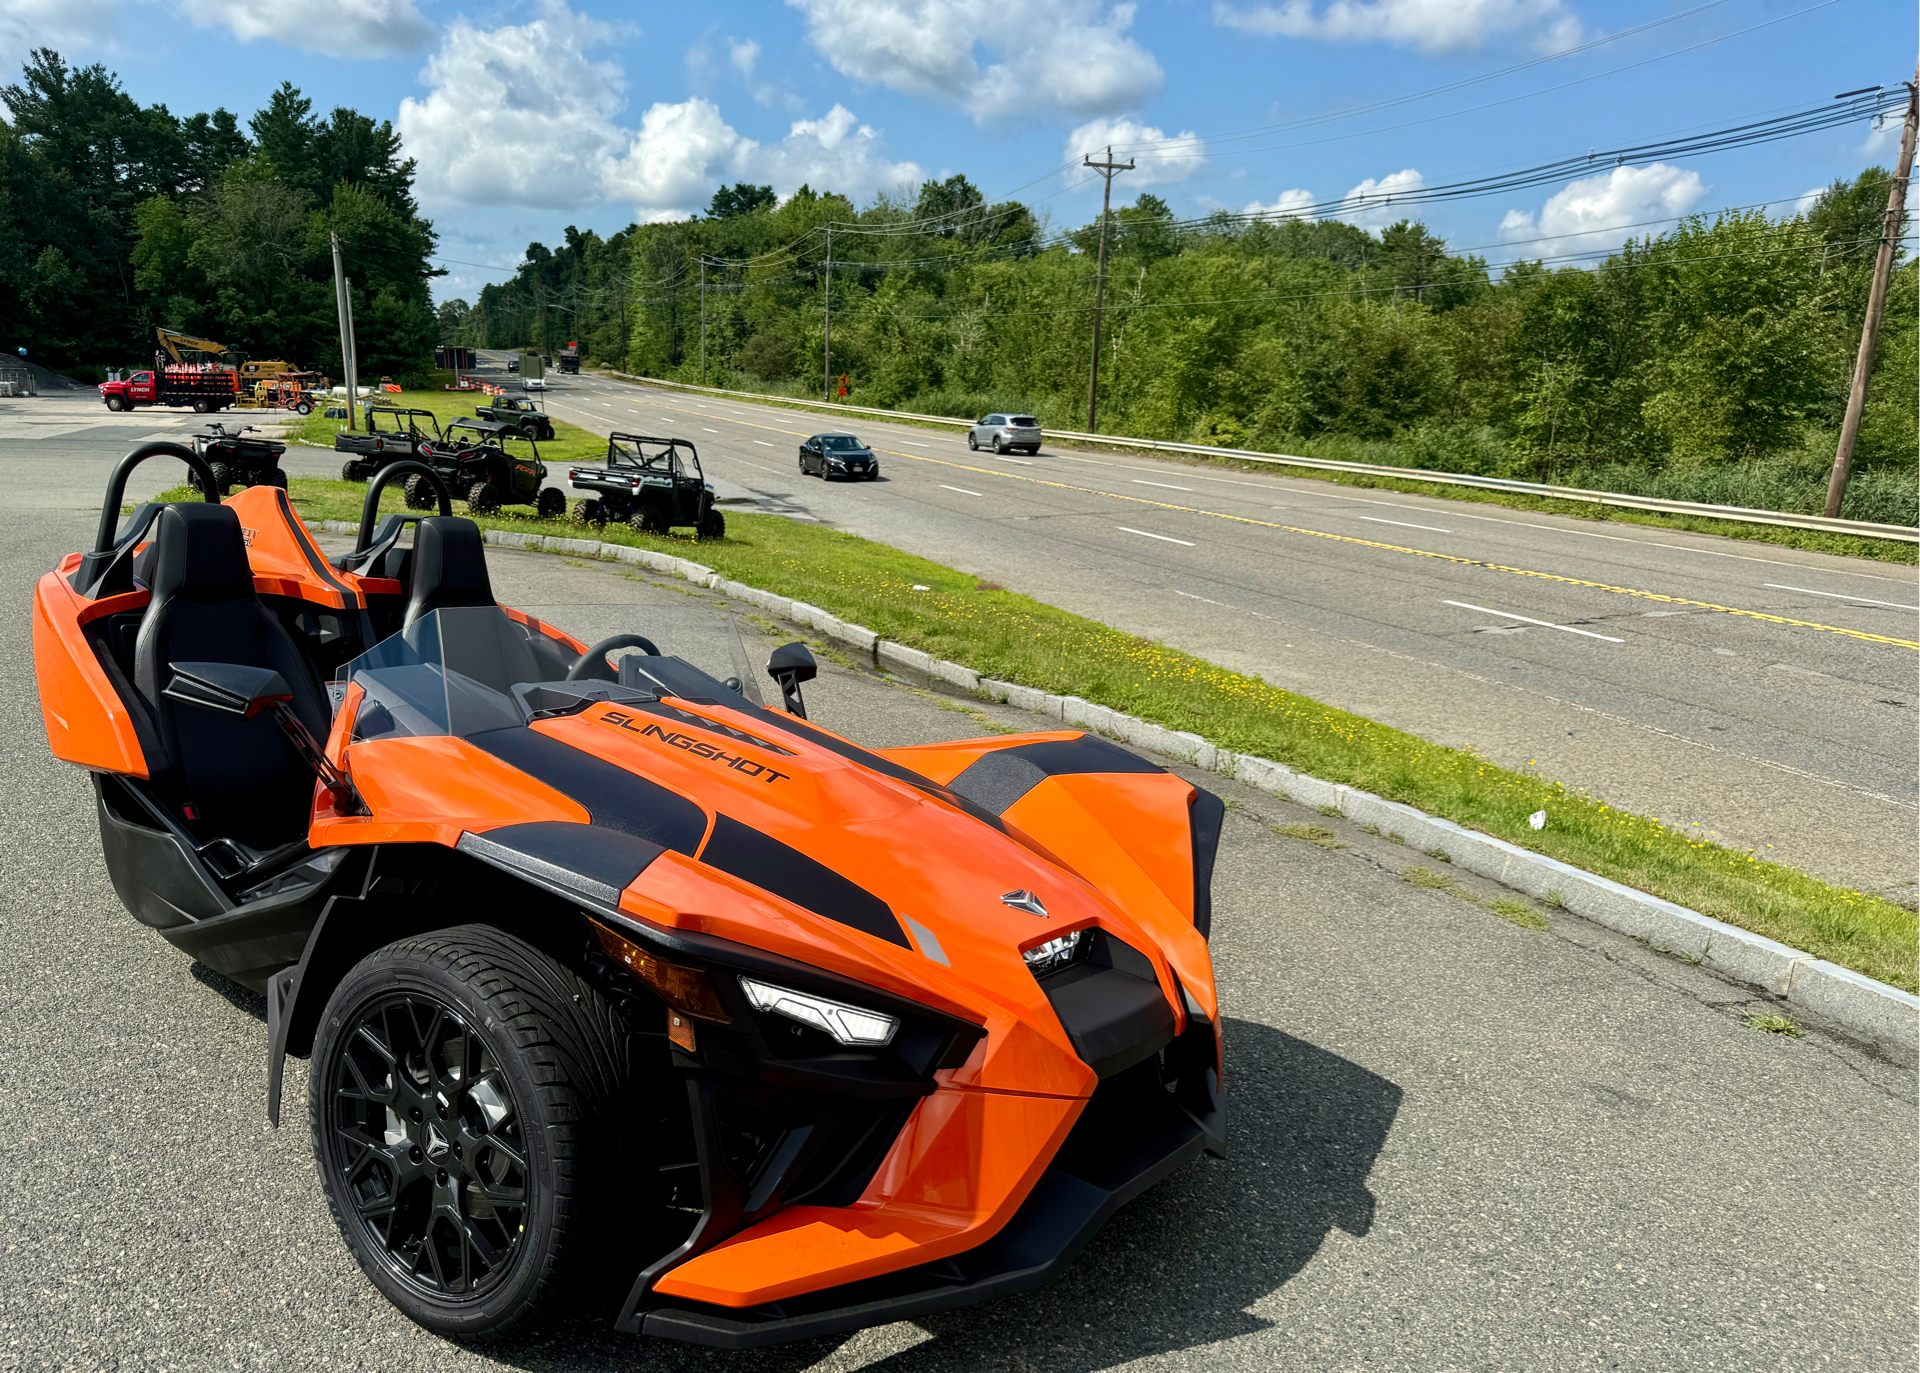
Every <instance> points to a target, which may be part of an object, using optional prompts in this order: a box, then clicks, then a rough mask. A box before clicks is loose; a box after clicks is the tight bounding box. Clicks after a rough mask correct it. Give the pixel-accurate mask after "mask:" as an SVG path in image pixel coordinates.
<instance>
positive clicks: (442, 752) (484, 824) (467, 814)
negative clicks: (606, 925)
mask: <svg viewBox="0 0 1920 1373" xmlns="http://www.w3.org/2000/svg"><path fill="white" fill-rule="evenodd" d="M346 759H347V762H348V763H349V765H350V772H349V775H350V777H351V778H352V781H353V785H354V788H355V789H356V790H357V791H359V793H360V797H361V799H362V800H363V801H365V802H366V803H367V809H368V810H369V811H371V812H372V813H371V814H370V815H341V814H340V813H339V812H338V811H335V810H333V809H332V808H331V807H330V806H329V807H327V808H325V809H322V810H318V811H316V812H315V814H314V821H313V826H312V829H311V831H310V832H309V835H308V842H309V843H311V844H312V845H313V846H314V847H315V848H322V847H325V846H328V845H332V844H394V843H415V844H418V843H431V844H445V845H447V846H448V847H449V848H451V847H452V846H454V845H455V844H458V843H459V842H460V836H461V835H462V834H465V833H466V832H468V831H469V830H471V831H473V832H474V833H476V834H480V833H484V832H485V831H487V830H490V829H497V828H499V827H500V826H501V825H517V824H521V823H522V822H525V821H531V820H572V821H574V822H575V823H577V824H584V823H586V821H587V818H588V817H587V812H586V810H585V809H584V808H583V807H582V806H581V805H580V804H579V803H578V802H577V801H574V800H572V799H570V798H568V797H566V796H562V795H561V794H560V793H559V792H557V791H555V790H554V789H553V788H552V787H550V786H548V785H547V784H546V783H544V782H540V781H537V780H535V779H534V778H532V777H529V776H527V774H526V773H524V772H521V771H520V770H519V769H517V768H512V767H509V766H507V764H505V763H503V762H501V761H500V760H499V759H498V758H495V757H494V756H493V755H492V754H490V753H484V752H482V751H481V750H479V749H477V748H474V747H473V746H472V745H471V744H468V743H466V742H464V741H462V740H459V739H449V738H444V737H436V738H425V739H374V740H369V741H366V742H364V743H358V744H355V745H353V746H352V747H351V748H349V749H347V750H346Z"/></svg>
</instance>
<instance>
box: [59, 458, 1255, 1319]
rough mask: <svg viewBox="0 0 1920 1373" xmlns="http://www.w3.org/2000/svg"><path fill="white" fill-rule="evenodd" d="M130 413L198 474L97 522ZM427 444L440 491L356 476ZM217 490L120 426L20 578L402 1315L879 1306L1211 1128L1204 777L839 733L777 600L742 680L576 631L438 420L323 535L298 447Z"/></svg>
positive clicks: (75, 715)
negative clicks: (311, 527) (343, 537)
mask: <svg viewBox="0 0 1920 1373" xmlns="http://www.w3.org/2000/svg"><path fill="white" fill-rule="evenodd" d="M159 455H170V456H172V457H176V458H179V459H181V460H183V461H185V462H186V463H187V464H188V466H189V467H191V468H192V469H193V473H194V476H195V478H196V479H197V482H198V485H199V487H200V489H201V490H202V491H203V492H204V493H206V499H205V501H204V502H200V501H190V502H181V503H175V504H147V505H142V506H141V507H139V509H138V510H136V511H135V512H134V513H133V514H132V515H131V516H129V517H128V518H127V520H126V521H125V523H124V524H122V523H120V521H119V518H118V516H119V511H120V508H121V498H122V495H123V493H124V491H125V488H126V484H127V479H128V476H129V474H130V473H131V472H132V470H133V469H134V468H135V467H136V466H137V465H138V464H139V463H141V462H142V461H144V460H146V459H148V458H151V457H154V456H159ZM413 475H421V476H424V477H425V479H426V480H427V481H429V482H430V483H431V484H432V485H433V486H434V487H435V488H436V494H437V496H438V506H439V514H438V515H437V516H436V515H421V514H418V513H407V514H398V515H391V516H388V517H387V518H386V519H385V520H378V513H379V501H380V495H381V491H382V489H383V488H384V487H386V486H387V485H388V484H389V483H391V482H394V481H396V480H404V479H405V478H407V477H409V476H413ZM215 489H216V488H215V484H214V478H213V474H212V473H211V472H210V471H209V470H208V468H207V465H206V463H205V462H203V461H202V460H201V459H200V458H198V457H197V456H195V454H194V453H193V451H192V450H191V449H189V448H183V447H181V446H179V445H176V444H170V443H152V444H147V445H144V446H143V447H141V448H137V449H135V450H134V451H133V452H131V453H129V454H128V455H127V457H126V458H125V459H123V460H122V461H121V463H120V464H119V465H118V467H116V469H115V470H114V472H113V475H112V478H111V480H110V481H109V483H108V488H107V493H106V501H105V504H104V505H103V507H102V509H101V515H100V524H99V530H98V534H97V536H96V539H95V542H94V546H93V548H92V549H90V550H88V551H87V552H85V553H73V554H69V555H68V556H66V557H65V558H63V559H62V560H61V561H60V563H59V565H58V567H56V568H55V569H54V570H53V571H51V572H49V573H47V574H46V575H45V576H44V577H43V578H42V579H41V580H40V582H39V584H38V587H37V589H36V592H35V600H34V621H33V648H34V661H35V668H36V672H37V675H38V681H39V689H40V700H41V708H42V711H43V714H44V717H45V720H46V729H47V736H48V739H49V741H50V743H51V746H52V749H53V751H54V753H55V754H56V755H58V756H59V757H61V758H64V759H66V760H67V761H69V762H72V763H75V764H78V765H79V766H81V767H83V768H85V769H87V770H88V772H89V773H90V775H91V777H92V782H93V786H94V788H95V791H96V794H97V798H98V812H99V823H100V836H101V846H102V851H103V854H104V857H105V859H106V867H107V872H108V874H109V876H110V878H111V880H112V882H113V886H114V889H115V891H116V892H117V894H118V895H119V898H120V900H121V901H122V902H123V903H124V904H125V906H126V908H127V909H128V911H129V912H131V914H132V915H133V916H134V918H135V919H137V920H139V921H141V922H142V923H144V924H146V925H148V926H150V927H152V928H153V929H155V930H157V931H158V932H159V933H160V935H161V936H162V937H163V938H165V939H166V940H167V941H168V942H169V943H171V944H173V945H174V946H176V947H177V948H178V949H180V950H181V951H182V952H184V953H186V954H187V955H189V956H190V957H192V958H194V959H196V960H198V961H199V962H201V963H203V964H205V965H206V966H207V967H209V968H211V969H214V970H216V971H218V972H220V973H222V974H224V975H226V976H227V977H229V978H233V979H235V980H237V981H239V982H241V983H244V984H245V985H247V986H249V987H251V988H254V989H256V990H257V991H259V992H260V993H262V994H263V995H264V996H265V999H266V1003H267V1038H268V1045H267V1066H268V1089H267V1103H266V1105H267V1111H268V1114H269V1116H270V1117H271V1118H272V1119H273V1120H274V1121H275V1122H276V1123H278V1119H279V1111H280V1104H281V1095H282V1070H283V1066H284V1063H285V1061H286V1058H287V1056H288V1055H292V1056H294V1057H296V1058H299V1057H305V1058H307V1059H308V1061H309V1078H308V1087H307V1098H308V1109H309V1120H310V1126H311V1129H312V1133H313V1144H314V1154H315V1158H316V1162H317V1165H318V1168H319V1172H320V1178H321V1184H322V1186H323V1188H324V1190H325V1193H326V1197H327V1200H328V1202H329V1204H330V1205H331V1208H332V1210H333V1214H334V1216H335V1218H336V1220H337V1221H338V1223H339V1228H340V1233H341V1235H342V1236H343V1237H344V1239H345V1241H346V1243H347V1245H348V1247H349V1248H350V1250H351V1251H352V1253H353V1255H354V1257H355V1259H356V1260H357V1261H358V1262H359V1264H360V1266H361V1267H362V1269H363V1270H364V1272H365V1273H366V1275H367V1277H368V1279H369V1280H370V1281H371V1282H372V1283H373V1284H374V1285H375V1286H376V1287H378V1288H379V1289H380V1290H381V1291H382V1292H383V1293H385V1295H386V1296H387V1297H388V1298H389V1299H391V1300H392V1301H393V1302H394V1304H395V1305H397V1306H398V1307H400V1309H401V1310H403V1311H404V1312H406V1314H407V1315H408V1316H410V1317H411V1318H412V1319H414V1320H415V1321H417V1322H419V1323H420V1324H422V1325H424V1326H426V1327H428V1328H430V1329H432V1330H435V1331H438V1332H441V1333H444V1334H448V1335H473V1334H480V1333H485V1332H490V1331H502V1330H507V1329H510V1328H524V1327H527V1326H529V1325H531V1324H533V1323H535V1322H537V1321H539V1320H541V1319H543V1318H544V1317H545V1316H547V1315H549V1314H550V1313H552V1312H553V1311H555V1310H556V1308H559V1307H561V1306H563V1305H566V1304H568V1303H571V1302H574V1301H577V1300H579V1299H580V1298H581V1297H582V1296H583V1295H591V1294H604V1297H605V1300H606V1302H607V1309H608V1311H609V1312H610V1313H612V1312H615V1311H617V1322H618V1325H619V1327H620V1328H621V1329H623V1330H626V1331H629V1332H644V1333H646V1334H649V1335H658V1336H668V1337H672V1338H677V1339H681V1340H689V1341H694V1342H697V1343H701V1344H707V1345H715V1346H720V1347H724V1348H735V1349H740V1348H748V1347H752V1346H756V1345H763V1344H768V1343H772V1342H774V1341H778V1340H785V1339H792V1338H797V1337H802V1336H816V1335H825V1334H832V1333H836V1332H844V1331H850V1330H854V1329H857V1328H860V1327H862V1326H868V1325H874V1324H879V1323H882V1322H886V1321H893V1320H900V1319H907V1318H911V1317H915V1316H918V1315H922V1314H925V1313H928V1312H933V1311H938V1310H943V1309H946V1308H950V1307H955V1306H959V1305H962V1304H965V1303H968V1302H974V1301H979V1300H981V1299H983V1298H989V1297H994V1296H998V1295H1001V1294H1005V1293H1009V1292H1014V1291H1017V1290H1020V1289H1022V1288H1026V1287H1032V1286H1035V1285H1038V1284H1040V1283H1042V1282H1044V1281H1046V1280H1047V1279H1048V1278H1049V1277H1050V1276H1051V1275H1052V1274H1053V1273H1054V1272H1055V1271H1056V1270H1057V1269H1058V1268H1059V1267H1060V1266H1061V1265H1062V1264H1063V1263H1065V1262H1066V1261H1067V1260H1068V1259H1070V1258H1071V1256H1072V1255H1073V1254H1074V1253H1075V1252H1076V1251H1077V1250H1078V1249H1079V1248H1080V1247H1081V1246H1082V1245H1083V1244H1084V1243H1085V1242H1086V1241H1087V1239H1088V1238H1089V1236H1091V1235H1092V1233H1093V1232H1094V1231H1095V1230H1096V1229H1098V1227H1099V1226H1100V1225H1101V1224H1102V1223H1103V1222H1105V1221H1106V1220H1107V1218H1108V1217H1109V1216H1110V1215H1111V1214H1112V1213H1113V1212H1114V1210H1115V1209H1116V1208H1118V1207H1119V1206H1121V1205H1122V1204H1124V1203H1125V1202H1126V1201H1127V1200H1129V1199H1130V1198H1132V1197H1134V1196H1136V1195H1138V1194H1139V1193H1140V1192H1142V1191H1143V1190H1145V1189H1146V1188H1148V1187H1150V1186H1151V1185H1152V1184H1153V1183H1155V1182H1156V1181H1158V1180H1159V1179H1161V1178H1163V1177H1165V1176H1167V1175H1168V1174H1169V1173H1171V1172H1173V1171H1174V1170H1175V1169H1177V1168H1180V1167H1181V1166H1183V1165H1184V1164H1185V1163H1186V1162H1188V1161H1189V1160H1191V1159H1193V1158H1194V1157H1196V1156H1197V1155H1198V1154H1199V1153H1200V1152H1201V1151H1203V1150H1206V1151H1211V1152H1215V1153H1219V1152H1221V1151H1222V1150H1223V1149H1224V1147H1225V1141H1224V1125H1223V1121H1224V1116H1223V1113H1222V1106H1221V1070H1222V1062H1221V1052H1222V1049H1221V1035H1220V1016H1219V1011H1218V1007H1217V1003H1216V1000H1215V990H1214V979H1213V972H1212V968H1211V964H1210V961H1209V957H1208V949H1207V935H1208V927H1209V922H1210V918H1211V905H1210V896H1209V885H1210V882H1211V874H1212V867H1213V858H1214V850H1215V846H1216V843H1217V839H1218V835H1219V831H1220V821H1221V816H1222V809H1223V808H1222V805H1221V802H1220V801H1219V800H1218V799H1217V798H1216V797H1214V796H1212V795H1211V794H1210V793H1208V792H1205V791H1202V790H1198V789H1196V788H1195V787H1193V786H1191V785H1190V784H1188V783H1187V782H1185V781H1183V780H1181V779H1180V778H1179V777H1177V776H1174V775H1172V774H1170V773H1168V772H1166V771H1165V770H1163V769H1161V768H1159V767H1156V766H1154V765H1153V764H1151V763H1148V762H1146V761H1144V760H1142V759H1140V758H1138V757H1136V756H1135V755H1133V754H1131V753H1128V752H1126V751H1124V750H1122V749H1119V748H1116V747H1114V746H1112V745H1110V744H1107V743H1104V742H1101V741H1100V740H1097V739H1094V738H1091V737H1088V736H1085V735H1082V734H1080V733H1077V732H1074V731H1050V732H1046V733H1036V734H1028V735H1015V736H998V737H994V738H989V739H976V740H969V741H965V742H961V743H948V744H934V745H927V746H921V747H909V748H896V749H882V750H870V749H866V748H862V747H861V746H859V745H858V744H855V743H852V742H850V741H848V740H847V739H844V738H841V737H840V736H838V735H836V734H833V733H831V732H829V731H827V730H824V729H822V728H820V727H819V726H817V725H814V724H811V723H809V722H808V720H807V718H806V713H805V703H804V699H803V697H802V694H801V686H802V683H804V682H805V681H807V680H809V679H810V678H811V677H812V675H813V671H814V669H813V664H812V660H811V658H810V657H809V656H808V655H807V652H806V650H805V648H804V646H802V645H797V644H793V645H788V646H787V647H786V648H783V649H780V650H778V651H777V652H775V654H774V655H773V659H772V661H771V662H770V663H769V665H768V672H769V675H770V676H771V677H772V678H773V680H774V681H775V682H776V683H777V684H778V687H779V691H778V694H777V695H776V694H775V693H774V692H772V691H769V692H768V693H767V699H768V701H769V702H771V703H772V708H769V706H768V705H763V704H761V703H760V689H759V687H758V686H757V685H756V684H755V683H754V682H753V681H752V680H751V674H746V675H744V676H743V675H742V674H741V673H735V674H733V675H731V676H729V677H727V678H725V679H721V678H716V677H713V676H710V675H708V673H706V672H704V671H702V670H701V669H699V668H697V667H695V666H693V665H692V664H691V663H689V662H687V661H685V660H683V659H682V658H680V657H676V656H673V655H671V654H668V653H664V652H662V651H661V650H660V649H659V648H658V647H657V646H656V645H654V644H653V643H652V642H650V641H649V640H648V639H647V638H645V637H644V636H643V635H640V634H637V633H636V634H623V635H620V636H617V637H615V638H612V639H608V640H605V641H603V642H600V643H595V644H591V645H589V644H585V643H581V642H579V641H577V640H575V639H572V638H570V637H568V636H567V635H565V634H563V633H561V632H559V631H558V630H556V629H555V628H553V627H552V626H550V625H546V624H543V623H541V622H540V621H538V620H536V619H534V618H531V617H529V616H527V615H525V614H522V613H521V612H519V611H516V610H512V609H509V608H507V607H505V606H502V605H499V604H497V603H496V601H495V600H494V597H493V592H492V590H491V587H490V584H489V580H488V574H487V565H486V561H485V558H484V556H483V550H484V545H483V542H482V539H481V536H480V531H479V530H478V529H477V528H476V527H475V526H474V525H473V524H472V523H471V522H470V521H468V520H465V519H459V518H454V517H452V515H451V506H450V502H449V500H448V495H447V492H446V490H445V488H444V486H443V485H442V484H441V482H440V479H439V476H438V474H437V473H435V472H434V471H433V470H432V469H431V468H429V467H427V466H425V465H423V464H420V463H418V462H413V461H400V462H396V463H394V464H392V465H390V466H389V467H387V468H386V469H385V470H384V471H382V472H381V473H380V474H378V475H377V476H376V477H375V478H374V481H373V483H372V487H371V489H370V490H369V492H368V494H367V497H366V505H365V510H364V514H363V517H362V522H361V526H360V529H359V535H358V539H357V541H356V544H355V547H354V549H353V551H352V552H350V553H347V554H344V555H342V556H341V557H340V558H338V559H337V560H335V561H332V562H330V561H328V559H327V558H326V557H325V556H324V555H323V554H322V552H321V550H320V548H319V547H318V545H317V544H316V543H315V542H314V541H313V539H312V538H311V537H310V536H309V534H308V532H307V530H306V528H305V527H304V526H303V525H302V524H301V522H300V520H299V519H298V518H297V517H296V516H295V514H294V512H293V509H292V507H291V506H290V505H289V504H288V501H287V495H286V492H285V491H283V490H281V489H280V488H278V487H274V486H253V487H249V488H247V489H245V490H243V491H240V492H238V493H237V494H235V495H234V496H233V497H232V498H231V499H229V500H227V501H225V502H224V503H221V502H219V501H218V500H217V497H216V496H215V494H214V492H215ZM735 642H736V643H738V640H737V638H736V640H735ZM616 653H619V654H620V655H621V656H619V657H618V659H617V661H616V660H615V659H614V657H613V656H612V655H615V654H616ZM736 662H737V663H738V664H739V665H740V666H741V667H742V668H743V669H744V650H741V651H740V652H739V653H737V654H736Z"/></svg>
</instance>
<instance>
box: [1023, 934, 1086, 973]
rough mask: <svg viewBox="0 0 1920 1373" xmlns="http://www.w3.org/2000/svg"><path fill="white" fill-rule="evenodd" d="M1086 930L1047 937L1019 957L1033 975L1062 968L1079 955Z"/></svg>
mask: <svg viewBox="0 0 1920 1373" xmlns="http://www.w3.org/2000/svg"><path fill="white" fill-rule="evenodd" d="M1087 933H1088V932H1087V931H1086V930H1075V931H1074V932H1073V933H1072V934H1063V935H1061V936H1060V937H1059V938H1058V939H1049V940H1048V941H1047V942H1046V943H1044V944H1037V945H1035V946H1034V947H1033V948H1031V949H1028V950H1027V951H1026V952H1025V953H1023V954H1021V955H1020V957H1022V958H1024V959H1025V960H1026V962H1027V966H1028V967H1029V968H1031V969H1032V970H1033V975H1034V976H1035V977H1040V976H1043V975H1044V974H1046V973H1050V972H1052V971H1053V970H1054V969H1055V968H1064V967H1066V966H1067V964H1069V963H1071V962H1073V960H1074V959H1075V958H1076V957H1078V956H1079V953H1080V946H1081V944H1083V943H1084V942H1085V941H1086V937H1087Z"/></svg>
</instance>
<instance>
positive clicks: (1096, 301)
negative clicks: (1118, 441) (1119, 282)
mask: <svg viewBox="0 0 1920 1373" xmlns="http://www.w3.org/2000/svg"><path fill="white" fill-rule="evenodd" d="M1082 160H1083V161H1084V162H1085V163H1086V165H1087V166H1089V167H1091V168H1093V170H1095V171H1096V172H1098V173H1100V175H1101V176H1103V177H1105V178H1106V183H1107V185H1106V190H1105V191H1104V192H1103V193H1102V194H1101V196H1100V265H1099V267H1098V268H1097V269H1096V271H1095V273H1094V284H1093V366H1092V367H1091V368H1090V369H1089V370H1088V372H1087V432H1088V433H1089V434H1097V433H1099V432H1100V311H1101V307H1103V306H1104V305H1105V304H1106V301H1107V224H1108V222H1109V221H1110V220H1111V219H1112V218H1113V178H1114V175H1115V174H1116V173H1118V172H1130V171H1132V170H1133V161H1132V159H1128V160H1127V161H1125V162H1115V161H1114V160H1113V145H1112V144H1108V145H1107V157H1106V160H1105V161H1104V162H1095V161H1094V160H1093V157H1092V155H1091V154H1089V155H1088V156H1087V157H1085V158H1083V159H1082Z"/></svg>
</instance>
